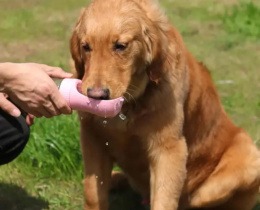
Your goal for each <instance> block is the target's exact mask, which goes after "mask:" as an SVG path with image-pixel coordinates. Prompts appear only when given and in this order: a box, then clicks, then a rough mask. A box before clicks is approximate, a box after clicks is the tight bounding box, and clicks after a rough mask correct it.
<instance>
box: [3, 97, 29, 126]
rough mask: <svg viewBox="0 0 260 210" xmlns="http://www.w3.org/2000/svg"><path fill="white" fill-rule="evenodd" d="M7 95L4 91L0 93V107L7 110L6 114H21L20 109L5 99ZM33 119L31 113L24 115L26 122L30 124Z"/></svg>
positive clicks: (16, 115)
mask: <svg viewBox="0 0 260 210" xmlns="http://www.w3.org/2000/svg"><path fill="white" fill-rule="evenodd" d="M7 97H8V95H7V94H5V93H0V109H2V110H3V111H5V112H7V113H8V114H10V115H12V116H14V117H18V116H20V115H21V111H20V110H19V109H18V108H17V107H16V106H15V105H14V104H13V103H12V102H11V101H9V100H8V99H7ZM33 121H34V116H33V115H32V114H27V115H26V123H27V125H29V126H31V125H32V124H33Z"/></svg>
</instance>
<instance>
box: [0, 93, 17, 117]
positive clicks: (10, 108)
mask: <svg viewBox="0 0 260 210" xmlns="http://www.w3.org/2000/svg"><path fill="white" fill-rule="evenodd" d="M0 108H1V109H2V110H4V111H5V112H7V113H8V114H10V115H12V116H14V117H19V116H20V115H21V111H20V110H19V109H18V108H17V107H16V106H15V105H14V104H13V103H12V102H10V101H9V100H8V99H6V96H5V95H4V94H3V93H0Z"/></svg>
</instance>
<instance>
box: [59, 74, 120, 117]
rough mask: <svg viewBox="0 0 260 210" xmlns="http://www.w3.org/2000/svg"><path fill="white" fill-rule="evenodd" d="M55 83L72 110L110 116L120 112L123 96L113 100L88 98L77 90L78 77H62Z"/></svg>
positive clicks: (79, 81)
mask: <svg viewBox="0 0 260 210" xmlns="http://www.w3.org/2000/svg"><path fill="white" fill-rule="evenodd" d="M59 83H60V84H59ZM56 84H57V86H58V87H59V90H60V93H61V94H62V95H63V97H64V98H65V100H66V101H67V103H68V104H69V106H70V107H71V108H72V109H74V110H78V111H82V112H89V113H92V114H95V115H98V116H101V117H108V118H111V117H115V116H116V115H117V114H118V113H119V112H120V110H121V108H122V105H123V102H124V99H123V97H119V98H116V99H113V100H96V99H92V98H89V97H87V96H85V95H83V94H81V93H80V92H79V91H78V87H79V86H80V85H81V80H78V79H63V80H62V81H58V82H57V80H56Z"/></svg>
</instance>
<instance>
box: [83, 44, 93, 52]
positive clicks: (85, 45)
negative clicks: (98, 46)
mask: <svg viewBox="0 0 260 210" xmlns="http://www.w3.org/2000/svg"><path fill="white" fill-rule="evenodd" d="M82 47H83V49H84V50H85V51H87V52H89V51H91V48H90V46H89V44H83V45H82Z"/></svg>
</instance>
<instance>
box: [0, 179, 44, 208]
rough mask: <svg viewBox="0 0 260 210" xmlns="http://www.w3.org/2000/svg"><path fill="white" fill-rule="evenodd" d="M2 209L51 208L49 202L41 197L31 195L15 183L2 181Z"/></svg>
mask: <svg viewBox="0 0 260 210" xmlns="http://www.w3.org/2000/svg"><path fill="white" fill-rule="evenodd" d="M0 209H1V210H43V209H49V203H48V202H47V201H45V200H44V199H43V198H40V197H33V196H31V195H29V194H28V193H27V192H26V191H25V190H24V189H23V188H21V187H19V186H17V185H15V184H6V183H0Z"/></svg>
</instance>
